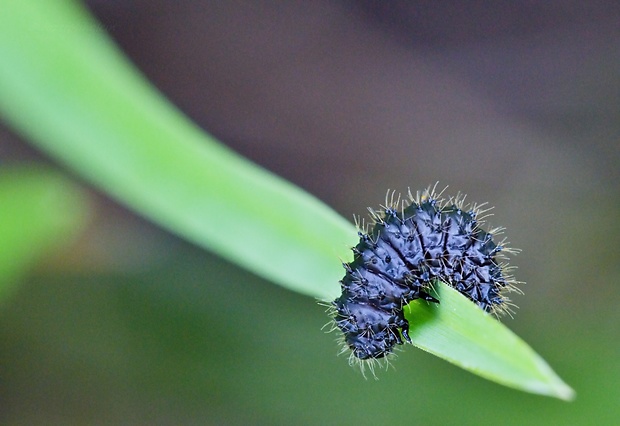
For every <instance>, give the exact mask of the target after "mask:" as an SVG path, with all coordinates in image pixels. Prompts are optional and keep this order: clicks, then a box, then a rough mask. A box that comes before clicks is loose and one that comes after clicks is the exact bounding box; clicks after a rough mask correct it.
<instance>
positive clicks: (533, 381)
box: [405, 283, 575, 400]
mask: <svg viewBox="0 0 620 426" xmlns="http://www.w3.org/2000/svg"><path fill="white" fill-rule="evenodd" d="M435 289H436V291H435V292H434V293H435V294H434V295H435V297H436V298H437V299H439V300H440V301H441V304H439V305H437V304H435V303H428V302H425V301H422V300H416V301H413V302H411V303H410V304H409V305H408V308H405V316H406V317H407V319H408V320H409V323H410V332H409V335H410V337H411V339H412V340H413V343H414V345H415V346H417V347H418V348H420V349H423V350H425V351H427V352H430V353H432V354H434V355H437V356H439V357H441V358H443V359H445V360H447V361H449V362H451V363H453V364H455V365H458V366H459V367H461V368H464V369H465V370H469V371H471V372H472V373H475V374H478V375H480V376H482V377H485V378H487V379H489V380H493V381H496V382H498V383H501V384H503V385H506V386H510V387H512V388H515V389H520V390H523V391H527V392H532V393H538V394H541V395H547V396H553V397H556V398H560V399H564V400H571V399H573V398H574V396H575V392H574V391H573V389H571V388H570V387H569V386H568V385H567V384H566V383H564V382H563V381H562V379H560V378H559V377H558V376H557V375H556V374H555V372H554V371H553V370H552V369H551V367H549V365H548V364H547V363H546V362H545V360H543V359H542V358H541V357H540V356H539V355H538V354H537V353H536V352H534V350H533V349H532V348H531V347H529V346H528V345H527V343H525V342H524V341H523V340H521V339H520V338H519V337H518V336H516V335H515V334H514V333H512V332H511V331H510V330H509V329H508V328H507V327H506V326H504V325H503V324H502V323H500V322H499V321H497V320H496V319H495V318H494V317H493V316H491V315H489V314H487V313H485V312H484V311H482V310H481V309H480V308H478V307H477V306H476V305H474V304H473V303H472V302H471V301H470V300H469V299H467V298H466V297H465V296H463V295H462V294H460V293H459V292H458V291H456V290H454V289H453V288H451V287H449V286H447V285H446V284H444V283H436V284H435Z"/></svg>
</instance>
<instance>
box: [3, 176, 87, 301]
mask: <svg viewBox="0 0 620 426" xmlns="http://www.w3.org/2000/svg"><path fill="white" fill-rule="evenodd" d="M86 217H87V203H86V202H85V199H84V196H83V194H82V193H81V191H80V190H79V189H78V188H77V187H76V185H75V184H73V183H71V182H70V181H68V180H67V179H66V178H63V177H61V176H60V175H59V174H58V173H56V172H53V171H51V170H47V169H40V168H36V167H9V168H4V169H0V299H2V298H4V297H5V296H6V295H7V294H9V293H10V292H9V291H8V289H9V288H10V287H11V286H12V285H14V284H15V282H16V281H17V280H18V279H19V276H20V274H22V273H24V272H25V271H26V270H27V268H28V267H29V266H31V265H32V264H33V263H34V262H35V261H36V260H37V259H38V258H39V257H40V256H41V255H42V254H43V253H44V252H46V251H48V250H53V249H54V248H57V247H60V246H61V245H62V244H64V243H67V242H68V241H69V240H70V239H71V238H72V237H73V236H75V235H76V233H77V232H78V231H79V230H80V229H82V227H83V226H84V224H85V219H86Z"/></svg>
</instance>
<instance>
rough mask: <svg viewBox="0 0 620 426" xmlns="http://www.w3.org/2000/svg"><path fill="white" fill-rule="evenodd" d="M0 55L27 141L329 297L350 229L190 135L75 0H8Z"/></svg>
mask: <svg viewBox="0 0 620 426" xmlns="http://www.w3.org/2000/svg"><path fill="white" fill-rule="evenodd" d="M0 57H2V58H3V60H2V61H0V112H2V114H3V115H4V118H5V119H7V120H8V121H9V122H10V123H11V124H12V125H13V126H14V127H15V129H17V131H19V132H20V133H21V134H23V135H24V136H25V137H26V138H28V139H29V140H30V141H31V142H33V143H35V144H36V145H38V146H39V147H40V148H41V149H43V150H45V151H46V152H48V153H49V154H50V155H52V156H54V157H56V158H57V159H59V160H60V161H62V162H64V163H65V164H67V165H68V166H70V167H71V168H72V169H74V170H75V171H77V172H78V173H79V174H81V175H82V176H84V177H86V178H87V179H89V180H90V181H91V182H93V183H94V184H96V185H97V186H99V187H100V188H102V189H104V190H105V191H106V192H107V193H108V194H110V195H111V196H113V197H115V198H116V199H118V200H120V201H121V202H123V203H124V204H126V205H127V206H129V207H131V208H132V209H134V210H136V211H137V212H139V213H141V214H142V215H144V216H146V217H148V218H150V219H151V220H153V221H154V222H157V223H159V224H160V225H162V226H163V227H165V228H167V229H169V230H171V231H172V232H175V233H177V234H178V235H180V236H182V237H184V238H186V239H188V240H190V241H193V242H194V243H196V244H198V245H202V246H204V247H207V248H209V249H211V250H213V251H215V252H217V253H218V254H220V255H221V256H223V257H225V258H227V259H228V260H230V261H232V262H235V263H237V264H239V265H241V266H243V267H246V268H248V269H250V270H252V271H254V272H255V273H257V274H259V275H262V276H263V277H265V278H267V279H270V280H272V281H274V282H276V283H279V284H281V285H284V286H286V287H287V288H290V289H292V290H294V291H298V292H301V293H304V294H308V295H312V296H316V295H323V296H329V297H331V296H333V295H334V294H335V292H336V291H337V289H338V287H337V285H335V282H336V281H334V278H335V277H337V276H338V275H339V274H340V272H341V267H340V265H339V262H338V261H337V260H336V261H334V260H335V259H338V258H339V257H341V258H343V259H344V258H346V257H349V256H350V253H349V252H348V249H347V243H349V244H350V243H352V242H353V241H354V239H355V231H354V228H353V226H352V225H351V224H350V223H349V222H347V221H346V220H345V219H343V218H342V217H341V216H339V215H337V214H336V213H335V212H334V211H333V210H332V209H330V208H329V207H327V206H326V205H325V204H323V203H321V202H319V201H318V200H317V199H316V198H314V197H313V196H311V195H310V194H308V193H306V192H304V191H302V190H300V189H299V188H297V187H295V186H293V185H292V184H290V183H289V182H287V181H285V180H283V179H281V178H279V177H277V176H275V175H273V174H272V173H269V172H267V171H266V170H264V169H262V168H260V167H258V166H256V165H254V164H252V163H250V162H249V161H247V160H246V159H244V158H242V157H240V156H239V155H237V154H235V153H234V152H232V151H231V150H229V149H227V148H225V147H224V146H222V145H220V144H219V143H217V141H215V140H214V139H213V138H212V137H211V136H210V135H208V134H206V133H205V132H203V131H201V130H200V129H199V128H197V127H196V126H195V125H194V124H193V123H191V122H190V121H189V120H188V119H187V118H186V117H184V116H183V115H182V114H181V113H180V112H179V111H178V110H176V109H175V108H174V107H173V106H172V105H171V104H170V103H169V102H167V101H166V99H164V98H163V97H162V96H161V95H160V94H159V93H157V92H156V91H155V90H154V89H153V88H152V87H150V86H149V85H148V83H147V82H146V81H145V80H144V78H143V77H142V76H141V75H139V74H138V73H137V72H136V70H135V69H134V68H133V67H132V66H131V65H130V64H129V63H128V62H127V61H126V59H125V58H124V57H123V56H122V54H121V53H120V52H119V51H118V50H117V49H116V47H115V46H114V45H113V44H112V43H111V42H110V41H109V39H108V38H107V36H106V35H105V33H103V32H102V31H101V30H100V29H99V28H98V27H97V26H96V25H95V24H94V22H92V21H91V19H90V17H89V16H87V15H86V14H85V13H84V12H83V10H82V9H80V8H77V7H76V5H75V3H74V2H68V1H62V0H55V1H49V2H48V1H45V2H41V1H33V0H11V1H4V3H3V12H2V13H0ZM35 117H36V119H35Z"/></svg>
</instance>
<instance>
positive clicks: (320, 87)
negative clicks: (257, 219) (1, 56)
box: [0, 0, 620, 425]
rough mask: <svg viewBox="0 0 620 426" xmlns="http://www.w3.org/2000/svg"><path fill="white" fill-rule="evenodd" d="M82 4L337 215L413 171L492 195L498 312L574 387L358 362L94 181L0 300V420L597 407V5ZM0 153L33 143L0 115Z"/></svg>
mask: <svg viewBox="0 0 620 426" xmlns="http://www.w3.org/2000/svg"><path fill="white" fill-rule="evenodd" d="M87 3H88V5H89V7H90V8H91V10H92V11H93V13H94V14H95V15H96V16H97V18H98V19H99V20H100V21H101V23H102V25H103V27H104V28H105V29H106V30H107V31H108V32H109V33H110V34H111V35H112V36H113V37H114V38H115V39H116V41H117V42H118V44H119V45H120V46H121V48H122V49H123V50H124V51H125V52H126V53H127V54H128V55H129V56H130V57H131V59H132V60H133V61H134V62H135V64H136V65H137V67H138V68H140V70H142V72H143V73H144V74H145V75H146V76H147V77H148V78H149V79H150V80H151V81H152V82H153V83H154V85H156V86H157V87H158V88H159V89H160V90H161V91H162V92H163V93H165V94H166V96H168V97H169V98H170V99H171V100H172V101H173V102H174V103H175V104H176V105H177V106H178V107H179V108H180V109H181V110H183V111H184V112H185V113H186V114H188V115H189V116H190V117H191V118H192V119H193V120H195V121H196V122H197V123H198V124H199V125H200V126H202V127H203V128H204V129H206V130H208V131H209V132H211V133H212V134H214V135H215V136H217V137H218V138H219V139H220V140H222V141H223V142H224V143H226V144H227V145H228V146H230V147H232V148H233V149H235V150H236V151H237V152H239V153H241V154H243V155H245V156H247V157H249V158H251V159H252V160H254V161H255V162H257V163H259V164H261V165H263V166H265V167H266V168H268V169H269V170H271V171H273V172H275V173H277V174H279V175H281V176H283V177H285V178H287V179H289V180H291V181H292V182H294V183H296V184H298V185H300V186H301V187H303V188H305V189H306V190H308V191H309V192H311V193H313V194H315V195H316V196H318V197H319V198H320V199H322V200H324V201H325V202H326V203H328V204H330V205H331V206H333V207H334V208H335V209H336V210H337V211H339V212H340V213H341V214H343V215H344V216H346V217H352V215H353V214H365V213H364V212H365V208H366V206H377V205H378V204H379V203H381V202H382V201H383V197H384V195H385V192H386V190H387V189H388V188H390V189H395V190H397V191H406V190H407V188H408V187H411V188H412V189H413V190H416V189H423V188H425V187H426V186H427V185H428V184H431V183H434V182H436V181H440V183H441V184H442V185H450V188H449V190H448V192H449V193H451V194H454V193H456V192H457V191H462V192H465V193H467V194H469V199H470V200H471V201H479V202H481V201H489V202H490V203H491V204H492V205H495V209H494V213H495V216H493V217H491V219H490V223H491V225H503V226H506V227H507V228H508V231H507V233H506V235H507V237H508V238H509V239H510V241H511V242H512V245H513V246H515V247H519V248H521V249H523V253H522V254H521V255H519V256H518V257H517V258H516V259H515V260H514V264H516V265H518V266H519V270H518V271H517V278H518V279H519V280H522V281H526V282H527V284H526V285H525V286H524V291H525V293H526V294H525V296H522V297H518V299H517V304H518V305H519V306H520V310H519V312H518V314H517V316H516V319H515V320H511V319H505V320H504V322H505V323H506V324H507V325H508V326H509V327H510V328H511V329H513V330H515V332H517V333H518V334H519V335H520V336H521V337H523V338H524V339H525V340H526V341H527V342H529V343H530V344H531V345H532V346H533V347H534V348H535V349H536V350H537V351H539V353H540V354H541V355H543V356H544V357H545V358H546V359H547V360H548V361H549V363H550V364H551V365H552V367H554V368H555V369H556V371H557V372H558V373H559V374H560V375H561V376H562V377H563V378H564V379H565V380H566V381H567V382H568V383H569V384H571V385H572V386H573V387H574V388H575V389H576V391H577V395H578V396H577V400H576V401H575V402H573V403H570V404H567V403H563V402H559V401H554V400H551V399H547V398H543V397H537V396H532V395H526V394H522V393H519V392H516V391H512V390H509V389H504V388H501V387H499V386H498V385H495V384H492V383H489V382H486V381H484V380H482V379H480V378H478V377H475V376H473V375H470V374H468V373H465V372H463V371H461V370H459V369H457V368H455V367H452V366H450V365H448V364H447V363H445V362H443V361H440V360H437V359H435V358H434V357H431V356H428V355H426V354H424V353H422V352H421V351H418V350H415V349H413V348H406V351H404V352H403V353H402V354H401V355H400V356H399V359H398V360H397V361H396V362H395V365H396V371H394V370H392V371H389V372H387V373H385V372H384V373H383V374H381V376H382V377H381V380H379V381H378V382H374V381H372V380H370V381H364V380H363V379H362V378H361V377H359V375H358V374H357V373H356V372H355V371H352V370H350V369H349V368H348V367H347V365H346V360H345V359H344V358H342V357H341V358H337V357H336V356H335V353H336V351H337V347H336V345H335V344H334V343H333V341H332V340H333V338H332V336H326V335H323V334H322V333H321V332H320V327H321V326H322V325H323V323H324V322H325V321H326V318H325V316H324V314H323V312H322V310H321V308H320V307H317V306H315V305H314V303H313V301H312V300H310V299H307V298H304V297H301V296H298V295H294V294H291V293H289V292H287V291H285V290H282V289H280V288H278V287H276V286H274V285H272V284H269V283H267V282H264V281H261V280H260V279H258V278H256V277H254V276H252V275H251V274H249V273H246V272H244V271H241V270H239V269H237V268H235V267H233V266H231V265H229V264H227V263H225V262H223V261H221V260H220V259H218V258H216V257H214V256H212V255H210V254H208V253H204V252H202V251H200V250H198V249H196V248H194V247H192V246H189V245H188V244H185V243H183V242H181V241H179V240H177V239H176V238H174V237H172V236H170V235H168V234H166V233H164V232H163V231H161V230H159V229H157V228H155V227H154V226H152V225H149V224H148V223H146V222H144V221H142V219H140V218H138V217H136V216H134V215H133V214H132V213H130V212H128V211H126V210H125V209H124V208H123V207H121V206H118V205H116V204H114V203H113V202H111V201H110V200H108V199H107V198H106V197H105V196H103V195H101V194H100V193H98V192H96V191H94V190H93V197H95V199H96V202H97V204H96V205H97V215H96V218H95V220H94V222H93V224H92V226H91V227H90V229H89V230H88V232H87V234H86V235H85V236H83V238H81V240H80V242H79V244H78V245H77V246H76V247H72V248H71V249H70V250H69V251H68V252H67V253H62V254H59V255H58V256H56V257H54V258H53V259H47V260H46V261H45V262H44V263H43V264H42V265H41V266H40V267H39V268H38V269H37V270H36V271H33V272H32V274H31V275H29V277H28V278H27V280H26V281H25V282H24V283H23V285H22V288H21V290H20V291H19V292H18V294H17V295H16V296H15V298H14V299H13V300H12V301H11V303H10V304H9V305H7V306H4V307H3V311H2V312H1V313H0V320H1V323H0V345H2V346H1V347H2V353H1V355H0V356H2V358H3V359H2V370H4V373H2V377H5V379H2V382H0V392H1V394H2V395H3V397H2V401H3V402H2V404H3V405H5V407H4V408H3V409H2V411H3V414H0V419H1V418H2V416H4V418H5V420H6V422H7V423H8V424H384V423H386V424H387V423H391V422H408V423H413V424H472V425H473V424H491V423H493V424H495V423H498V422H499V423H501V424H515V425H521V424H610V425H611V424H616V422H617V419H618V414H620V408H618V402H619V400H620V392H619V391H618V390H617V383H618V382H620V367H619V366H618V362H617V361H618V359H619V357H620V343H619V339H618V337H619V336H620V326H619V321H620V314H619V313H618V312H619V311H618V302H619V301H620V300H619V298H618V291H617V286H618V279H619V278H620V267H619V266H618V261H617V258H618V243H619V242H620V238H619V237H620V225H618V219H617V217H618V211H619V210H618V207H619V206H620V188H619V185H618V182H619V181H620V179H619V178H620V170H619V169H620V168H619V167H618V166H619V165H620V3H618V2H616V1H594V2H572V1H565V2H543V1H521V2H507V1H500V2H494V3H493V4H488V3H487V2H467V3H465V2H459V3H455V2H448V1H437V2H415V1H414V2H409V1H391V2H374V1H357V2H356V1H337V2H327V1H313V2H303V1H290V2H253V1H226V2H202V1H191V0H181V1H176V2H172V1H164V0H148V1H147V0H114V1H113V0H105V1H104V0H91V1H89V2H87ZM0 156H2V159H3V161H12V162H18V161H29V160H32V159H37V160H40V161H47V160H46V159H45V158H43V157H42V156H40V155H39V154H38V153H37V152H36V151H34V150H33V149H31V148H29V147H28V146H27V145H26V144H25V142H22V141H19V140H18V139H17V138H16V137H15V136H14V135H13V134H11V133H10V132H9V131H8V130H6V128H2V129H0ZM334 285H337V283H335V284H334ZM248 318H251V323H248Z"/></svg>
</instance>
